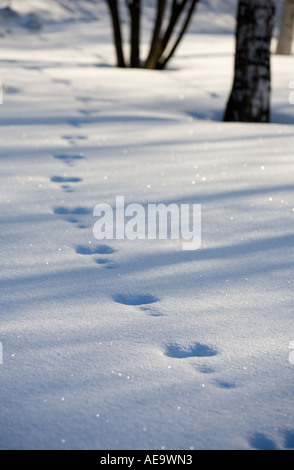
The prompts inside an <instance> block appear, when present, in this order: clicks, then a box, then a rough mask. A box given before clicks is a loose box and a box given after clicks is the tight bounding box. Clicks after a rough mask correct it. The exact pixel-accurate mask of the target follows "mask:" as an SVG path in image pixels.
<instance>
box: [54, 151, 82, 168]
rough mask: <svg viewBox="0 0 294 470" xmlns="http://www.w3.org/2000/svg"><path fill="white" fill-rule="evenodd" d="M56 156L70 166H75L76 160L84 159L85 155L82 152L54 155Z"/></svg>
mask: <svg viewBox="0 0 294 470" xmlns="http://www.w3.org/2000/svg"><path fill="white" fill-rule="evenodd" d="M54 158H57V160H61V161H63V162H64V163H66V164H67V165H69V166H73V165H74V163H75V162H76V161H78V160H83V159H84V158H85V157H84V156H83V155H82V154H78V155H64V154H58V155H54Z"/></svg>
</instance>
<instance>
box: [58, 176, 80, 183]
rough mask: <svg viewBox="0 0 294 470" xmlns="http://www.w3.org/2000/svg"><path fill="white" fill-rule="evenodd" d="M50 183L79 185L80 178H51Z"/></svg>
mask: <svg viewBox="0 0 294 470" xmlns="http://www.w3.org/2000/svg"><path fill="white" fill-rule="evenodd" d="M51 181H52V183H80V182H81V181H83V179H82V178H78V177H72V176H52V178H51Z"/></svg>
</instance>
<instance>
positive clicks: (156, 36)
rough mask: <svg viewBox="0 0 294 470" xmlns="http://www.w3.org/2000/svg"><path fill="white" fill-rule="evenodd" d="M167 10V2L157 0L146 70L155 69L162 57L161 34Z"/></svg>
mask: <svg viewBox="0 0 294 470" xmlns="http://www.w3.org/2000/svg"><path fill="white" fill-rule="evenodd" d="M165 8H166V0H157V14H156V20H155V25H154V30H153V35H152V40H151V46H150V51H149V55H148V57H147V59H146V63H145V67H146V69H155V68H156V65H157V61H158V58H159V57H160V54H161V50H162V40H161V36H160V32H161V26H162V21H163V17H164V12H165Z"/></svg>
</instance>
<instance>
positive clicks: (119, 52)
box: [107, 0, 125, 67]
mask: <svg viewBox="0 0 294 470" xmlns="http://www.w3.org/2000/svg"><path fill="white" fill-rule="evenodd" d="M107 3H108V6H109V10H110V16H111V20H112V26H113V28H112V30H113V38H114V44H115V51H116V62H117V66H118V67H125V59H124V54H123V47H122V36H121V28H120V16H119V9H118V4H117V0H107Z"/></svg>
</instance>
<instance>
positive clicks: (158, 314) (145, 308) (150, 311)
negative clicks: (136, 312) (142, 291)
mask: <svg viewBox="0 0 294 470" xmlns="http://www.w3.org/2000/svg"><path fill="white" fill-rule="evenodd" d="M140 310H142V311H143V312H146V313H148V315H150V316H151V317H163V313H161V312H159V311H158V310H157V309H156V308H154V306H153V305H143V306H142V307H140Z"/></svg>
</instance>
